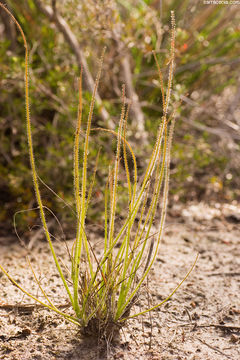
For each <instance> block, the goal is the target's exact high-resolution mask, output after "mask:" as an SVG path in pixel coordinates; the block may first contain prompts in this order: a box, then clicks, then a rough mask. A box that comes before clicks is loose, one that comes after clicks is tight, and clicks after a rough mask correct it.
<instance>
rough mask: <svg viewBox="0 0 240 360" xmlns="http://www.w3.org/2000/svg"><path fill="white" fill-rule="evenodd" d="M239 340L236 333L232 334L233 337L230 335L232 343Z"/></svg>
mask: <svg viewBox="0 0 240 360" xmlns="http://www.w3.org/2000/svg"><path fill="white" fill-rule="evenodd" d="M238 340H239V337H238V336H237V335H235V334H232V335H231V337H230V341H231V343H233V344H236V343H237V342H238Z"/></svg>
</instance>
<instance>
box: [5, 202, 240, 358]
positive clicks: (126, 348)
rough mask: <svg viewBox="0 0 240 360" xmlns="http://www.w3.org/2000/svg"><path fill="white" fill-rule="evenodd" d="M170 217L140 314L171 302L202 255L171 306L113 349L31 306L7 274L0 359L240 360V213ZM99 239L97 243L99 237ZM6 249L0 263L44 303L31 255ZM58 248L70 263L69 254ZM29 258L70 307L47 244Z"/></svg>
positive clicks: (206, 210) (195, 211) (232, 208)
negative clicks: (30, 262) (29, 262)
mask: <svg viewBox="0 0 240 360" xmlns="http://www.w3.org/2000/svg"><path fill="white" fill-rule="evenodd" d="M169 214H170V215H169V216H168V219H167V225H166V231H165V236H164V240H163V243H162V246H161V249H160V252H159V256H158V258H157V261H156V263H155V266H154V268H153V269H152V272H151V274H150V276H149V279H148V283H147V284H145V286H144V288H143V289H142V290H143V291H142V295H141V297H140V299H139V301H138V303H137V305H136V307H137V309H143V308H144V307H146V306H148V305H149V304H152V305H154V304H156V303H158V302H160V301H161V300H162V299H163V298H164V297H166V296H167V295H168V294H169V293H170V292H171V290H172V289H173V288H174V287H175V286H176V285H177V284H178V282H179V281H180V280H182V278H184V276H185V274H186V273H187V271H188V270H189V268H190V266H191V264H192V263H193V262H194V259H195V257H196V254H197V253H198V252H199V254H200V257H199V260H198V262H197V265H196V267H195V269H194V271H193V272H192V274H191V275H190V276H189V278H188V279H187V280H186V281H185V283H184V284H183V285H182V287H181V288H180V289H179V290H178V292H177V293H176V294H175V295H174V296H173V297H172V298H171V300H170V301H168V302H167V303H166V304H165V305H164V306H162V307H161V308H159V309H158V310H156V311H153V312H152V313H151V314H149V315H146V316H143V317H141V318H138V319H136V320H131V321H129V322H128V325H127V327H125V328H124V329H123V330H122V331H121V336H120V339H115V341H114V343H113V344H111V345H109V344H108V345H106V344H104V343H103V342H101V341H99V340H97V339H91V338H82V337H81V336H80V334H79V332H78V329H76V328H75V327H74V325H72V324H69V323H67V322H66V321H65V320H63V319H61V318H59V317H58V316H57V315H55V314H53V313H51V312H49V311H47V310H44V309H42V308H39V307H37V306H32V305H27V304H30V303H31V301H30V300H29V299H28V298H27V297H26V296H25V295H23V294H22V293H21V292H20V291H19V290H18V289H17V288H16V287H15V286H13V285H12V284H11V282H10V281H9V280H8V279H7V278H6V277H5V276H4V275H3V274H1V273H0V316H1V317H0V359H1V360H3V359H4V360H5V359H6V360H10V359H11V360H30V359H33V360H50V359H51V360H54V359H56V360H66V359H69V360H70V359H71V360H78V359H79V360H80V359H82V360H85V359H86V360H90V359H99V360H100V359H127V360H131V359H134V360H140V359H146V360H150V359H151V360H158V359H159V360H163V359H164V360H167V359H169V360H170V359H172V360H173V359H174V360H183V359H187V360H193V359H194V360H199V359H204V360H222V359H232V360H238V359H240V321H239V319H240V296H239V294H240V256H239V255H240V246H239V239H240V231H239V224H240V207H237V205H227V204H225V205H219V204H215V205H214V206H212V207H210V206H207V205H205V204H203V203H200V204H198V205H197V204H191V205H188V206H185V207H183V206H181V205H179V206H175V207H173V208H172V209H171V210H170V212H169ZM92 238H93V244H94V241H96V240H94V238H96V236H95V234H93V235H92ZM0 245H1V252H0V263H1V264H2V265H3V266H4V267H5V268H6V269H7V270H8V271H9V273H10V274H11V275H13V276H14V278H15V279H17V280H18V281H19V283H20V284H21V285H22V286H23V287H25V288H27V289H28V290H29V291H31V293H32V294H37V295H38V296H39V297H41V294H40V292H39V289H38V286H37V284H36V283H35V282H34V279H33V275H32V273H31V271H30V270H29V267H28V265H27V263H26V261H25V255H26V252H27V251H26V250H25V249H24V248H23V247H22V246H21V245H20V244H19V243H18V242H16V241H14V239H10V238H1V239H0ZM56 246H57V248H58V251H59V253H60V255H61V256H62V257H63V258H64V257H66V252H65V249H64V248H63V247H60V246H59V245H58V244H56ZM30 257H31V259H32V263H33V266H34V269H35V270H36V272H37V273H38V274H40V276H41V283H42V284H43V285H44V284H48V294H49V296H51V298H52V299H54V300H55V303H57V304H61V305H62V306H63V307H64V306H65V305H66V304H67V300H66V297H65V293H64V291H63V289H62V286H61V283H60V281H59V277H58V275H57V273H56V270H55V268H54V265H53V264H52V259H51V257H50V255H49V250H48V246H47V244H46V243H45V242H43V241H41V242H40V241H39V242H38V243H37V244H36V243H35V244H34V247H33V250H32V251H31V252H30ZM40 269H41V270H40ZM137 309H135V310H137Z"/></svg>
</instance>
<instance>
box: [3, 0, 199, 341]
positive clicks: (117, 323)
mask: <svg viewBox="0 0 240 360" xmlns="http://www.w3.org/2000/svg"><path fill="white" fill-rule="evenodd" d="M0 6H1V7H2V8H3V9H4V10H5V11H6V12H7V13H8V15H9V16H10V17H11V18H12V19H13V21H14V22H15V24H16V25H17V27H18V29H19V30H20V33H21V35H22V38H23V41H24V46H25V100H26V118H27V139H28V147H29V155H30V163H31V169H32V177H33V183H34V189H35V194H36V200H37V203H38V208H39V212H40V217H41V221H42V226H43V229H44V232H45V235H46V239H47V241H48V244H49V247H50V250H51V253H52V256H53V259H54V262H55V264H56V268H57V270H58V273H59V276H60V278H61V281H62V283H63V287H64V288H65V291H66V293H67V295H68V298H69V301H70V303H71V306H72V310H73V311H72V312H74V315H72V313H71V314H69V313H67V312H64V311H62V310H60V309H59V308H58V306H57V305H55V304H54V303H53V302H52V300H51V299H50V298H49V297H48V296H47V294H46V292H45V290H44V289H43V287H42V285H41V283H40V281H39V280H38V278H37V276H36V274H35V272H34V270H33V267H32V266H31V263H30V262H29V264H30V268H31V270H32V272H33V275H34V278H35V280H36V282H37V284H38V286H39V289H40V291H41V293H42V295H43V296H44V298H45V301H41V300H40V299H38V298H36V297H35V296H34V295H32V294H30V293H29V292H28V291H26V290H25V289H23V288H22V287H21V286H20V285H19V284H18V283H17V282H16V281H15V280H14V279H13V278H12V277H11V275H10V274H9V273H8V272H7V271H6V270H5V269H4V268H3V267H2V266H1V265H0V269H1V270H2V271H3V272H4V273H5V275H6V276H8V278H9V279H10V280H11V282H12V283H13V284H14V285H15V286H17V287H18V289H20V290H21V291H23V292H24V293H25V294H27V295H28V296H29V297H31V298H32V299H33V300H35V301H37V302H38V303H40V304H42V305H43V306H45V307H46V308H48V309H49V310H52V311H55V312H56V313H57V314H59V315H61V316H63V317H64V318H65V319H67V320H69V321H70V322H72V323H74V324H76V325H78V326H80V328H81V331H82V333H84V334H85V335H94V336H97V335H98V336H100V337H104V338H107V339H111V338H112V336H113V334H115V333H118V332H119V330H120V328H121V327H122V326H123V325H124V324H125V322H126V321H127V320H128V319H130V318H133V317H136V316H139V315H142V314H144V313H147V312H149V311H151V310H154V309H155V308H157V307H159V306H161V305H162V304H163V303H165V302H166V301H167V300H169V298H170V297H171V296H172V295H173V294H174V292H175V291H176V290H177V289H178V288H179V286H180V285H181V284H182V282H183V281H184V280H185V279H186V277H187V276H188V275H189V273H190V271H191V270H192V268H193V267H192V268H191V269H190V271H189V272H188V274H187V276H186V277H185V279H184V280H183V281H182V282H181V283H180V284H179V285H178V286H177V287H176V288H175V289H174V290H173V292H172V293H171V294H170V295H169V296H168V297H167V298H166V299H165V300H163V301H162V302H161V303H160V304H156V305H155V306H153V307H152V308H148V309H145V310H143V311H141V312H136V313H134V314H133V313H132V308H133V306H134V304H135V301H136V299H137V298H138V295H139V292H140V290H141V287H142V285H143V283H144V281H145V280H146V278H147V276H148V274H149V271H150V270H151V268H152V266H153V264H154V261H155V259H156V256H157V253H158V250H159V246H160V243H161V239H162V236H163V230H164V223H165V217H166V209H167V200H168V188H169V165H170V153H171V144H172V138H173V131H174V123H175V110H174V111H173V112H172V113H171V114H169V104H170V98H171V89H172V82H173V71H174V50H175V19H174V13H173V12H172V14H171V18H172V30H171V49H170V55H169V61H168V67H169V73H168V81H167V86H166V90H165V85H164V80H163V75H162V71H161V68H160V65H159V62H158V60H157V56H156V54H155V53H153V55H154V57H155V60H156V64H157V68H158V74H159V84H160V90H161V97H162V108H163V116H162V117H161V119H160V121H159V127H158V132H157V137H156V141H155V145H154V147H153V151H152V154H151V156H150V159H149V162H148V165H147V168H146V171H145V174H144V177H143V180H142V181H139V180H138V172H137V163H136V159H135V156H134V152H133V150H132V147H131V145H130V144H129V143H128V141H127V139H126V128H127V119H128V114H129V107H130V105H129V104H128V105H126V99H125V87H124V86H123V87H122V110H121V115H120V120H119V125H118V130H117V132H114V131H112V130H108V129H104V128H98V129H91V123H92V116H93V110H94V104H95V99H96V93H97V89H98V84H99V81H100V76H101V70H102V64H103V57H104V51H103V54H102V57H101V59H100V65H99V69H98V73H97V76H96V80H95V86H94V90H93V93H92V98H91V102H90V108H89V113H88V118H87V121H86V131H85V133H84V144H83V160H82V164H80V160H79V151H80V134H83V131H82V130H81V127H82V122H83V119H82V113H83V111H82V110H83V102H82V70H81V73H80V78H79V107H78V118H77V122H76V130H75V140H74V161H73V174H74V182H73V189H74V195H75V206H76V209H75V214H76V238H75V241H74V244H73V246H72V249H71V251H70V261H71V268H70V269H69V274H70V275H69V276H67V275H64V271H63V265H62V262H61V261H60V259H59V258H58V256H57V254H56V252H55V249H54V245H53V242H52V236H51V234H50V232H49V229H48V225H47V221H46V216H45V207H44V205H43V202H42V199H41V193H40V189H39V184H38V174H37V169H36V164H35V159H34V151H33V141H32V131H31V118H30V111H29V79H28V46H27V41H26V38H25V35H24V33H23V30H22V28H21V26H20V25H19V23H18V22H17V20H16V19H15V18H14V17H13V15H12V14H11V13H10V12H9V10H7V9H6V8H5V7H4V5H2V4H1V3H0ZM92 130H98V131H105V132H109V133H110V134H112V135H113V136H115V137H116V139H117V145H116V154H115V161H114V165H113V166H110V167H109V175H108V180H107V184H106V187H105V197H104V203H105V219H104V229H105V236H104V239H103V251H102V253H101V255H100V256H97V255H96V253H95V251H94V249H93V246H92V244H91V241H90V240H89V239H88V236H87V233H86V217H87V212H88V207H89V206H90V199H91V195H92V190H93V187H94V184H95V175H96V171H97V164H98V160H99V154H98V156H97V159H96V165H95V168H94V172H93V176H92V180H91V184H90V187H88V186H87V177H88V154H89V143H90V133H91V131H92ZM128 153H129V154H130V156H131V159H132V162H133V173H131V172H130V170H129V164H128V161H129V160H128ZM122 154H123V156H122ZM121 157H123V163H124V168H125V176H126V180H127V188H128V209H127V211H126V209H125V208H124V209H122V212H123V213H126V217H125V219H124V221H123V223H122V224H121V226H120V228H117V226H116V208H117V202H118V198H119V193H118V181H119V171H120V164H121ZM159 211H160V219H159V225H158V229H157V231H156V232H155V233H153V229H152V228H153V227H152V225H153V221H154V219H155V218H156V215H158V214H159Z"/></svg>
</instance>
